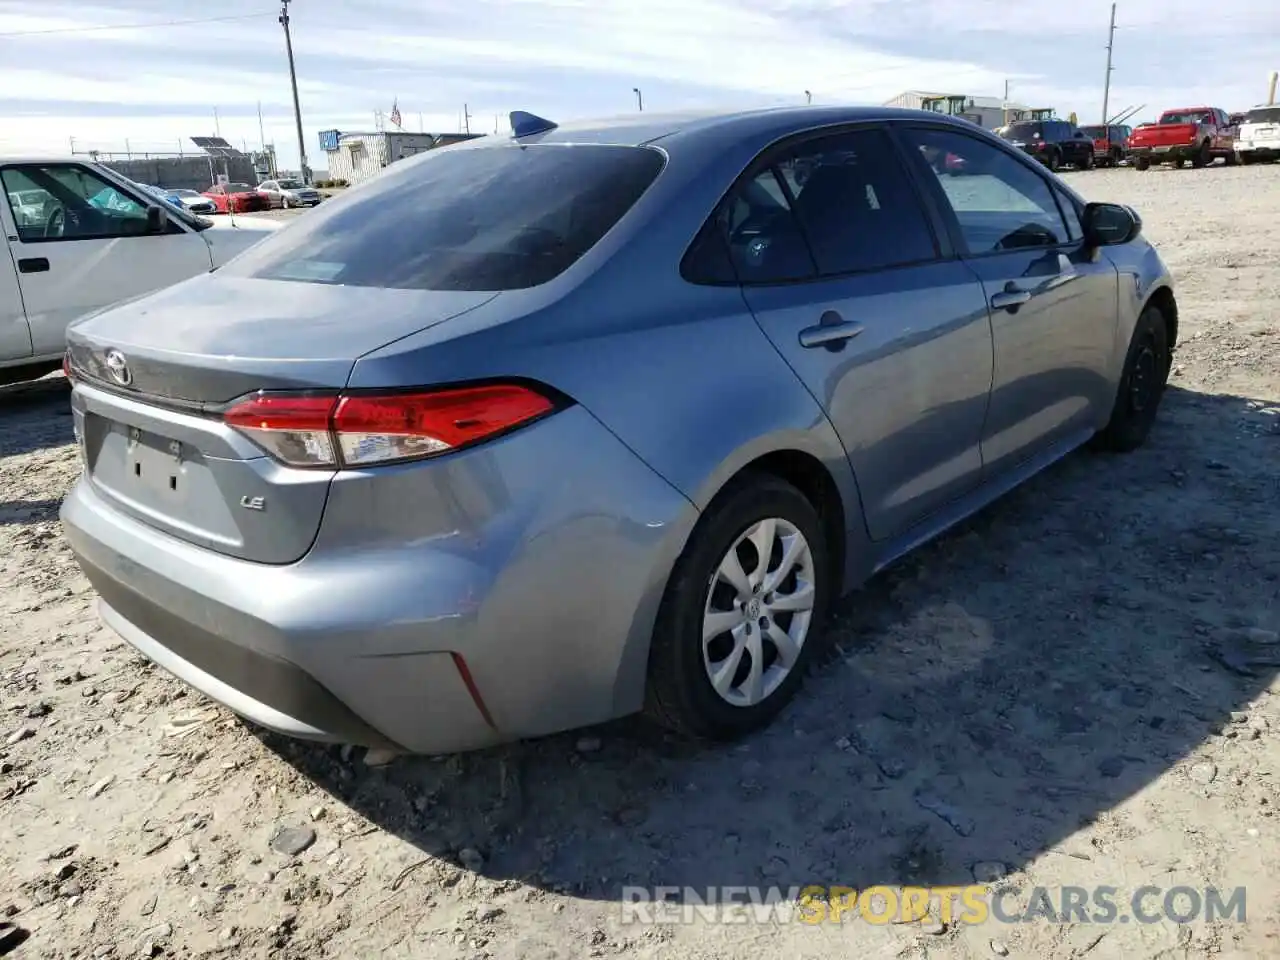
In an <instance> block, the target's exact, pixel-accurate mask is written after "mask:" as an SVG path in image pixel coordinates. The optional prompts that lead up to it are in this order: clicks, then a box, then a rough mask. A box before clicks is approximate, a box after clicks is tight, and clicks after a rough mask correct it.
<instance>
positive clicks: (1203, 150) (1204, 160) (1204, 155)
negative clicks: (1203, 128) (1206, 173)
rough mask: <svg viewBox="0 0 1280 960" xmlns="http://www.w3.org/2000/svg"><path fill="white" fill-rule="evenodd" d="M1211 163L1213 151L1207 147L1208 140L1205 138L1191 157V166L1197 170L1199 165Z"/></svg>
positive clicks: (1205, 165)
mask: <svg viewBox="0 0 1280 960" xmlns="http://www.w3.org/2000/svg"><path fill="white" fill-rule="evenodd" d="M1211 163H1213V151H1212V150H1211V149H1210V147H1209V141H1208V140H1206V141H1204V143H1202V144H1200V149H1199V150H1197V151H1196V155H1195V156H1194V157H1192V158H1191V166H1193V167H1195V168H1196V169H1197V170H1199V169H1200V168H1201V167H1207V166H1208V165H1209V164H1211Z"/></svg>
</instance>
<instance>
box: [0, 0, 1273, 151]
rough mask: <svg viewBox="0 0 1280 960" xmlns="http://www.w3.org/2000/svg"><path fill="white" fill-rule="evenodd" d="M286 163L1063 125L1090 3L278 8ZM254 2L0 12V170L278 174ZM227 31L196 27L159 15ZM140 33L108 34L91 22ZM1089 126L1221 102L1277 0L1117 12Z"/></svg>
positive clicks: (270, 86) (866, 0) (1130, 2)
mask: <svg viewBox="0 0 1280 960" xmlns="http://www.w3.org/2000/svg"><path fill="white" fill-rule="evenodd" d="M292 7H293V10H292V18H293V34H294V50H295V54H296V60H297V67H298V80H299V85H300V93H301V99H302V111H303V124H304V132H305V137H306V141H305V142H306V147H307V152H308V158H309V160H310V161H311V164H312V166H315V167H323V165H324V161H323V154H321V153H320V151H319V146H318V140H317V134H318V132H319V131H320V130H323V129H330V128H335V127H336V128H338V129H342V130H359V129H372V128H373V126H374V122H375V121H374V113H375V111H377V110H382V111H383V112H384V113H389V112H390V110H391V106H392V103H393V101H396V100H398V102H399V106H400V112H401V117H402V123H403V126H404V128H405V129H407V130H417V129H418V127H419V117H420V116H421V123H422V125H423V127H425V129H427V130H430V131H434V132H441V131H455V130H457V129H459V125H460V117H461V113H462V108H463V104H464V103H466V104H468V106H469V110H470V113H471V115H472V118H471V127H472V129H473V130H476V131H481V132H492V131H493V129H494V124H495V116H498V115H500V116H501V117H502V118H503V120H502V126H503V129H504V131H505V116H506V113H507V112H508V111H510V110H512V109H527V110H532V111H534V112H536V113H540V114H543V115H545V116H550V117H552V118H556V119H567V118H571V117H583V116H607V115H614V114H619V113H625V112H629V111H632V110H635V109H636V97H635V94H634V93H633V92H632V90H633V88H635V87H639V88H640V89H641V91H642V93H643V97H644V107H645V109H646V110H669V109H686V108H691V107H716V106H726V107H729V106H742V105H752V104H771V103H786V102H793V103H801V102H804V97H805V94H804V91H806V90H809V91H811V92H812V94H813V99H814V102H815V103H818V102H824V103H829V102H860V103H867V102H871V103H878V102H883V101H884V100H886V99H888V98H889V97H891V96H893V95H895V94H896V93H899V92H901V91H903V90H906V89H935V90H943V91H947V92H955V93H965V94H969V95H986V96H996V97H999V96H1002V94H1003V89H1004V83H1005V81H1006V80H1008V82H1009V84H1010V98H1011V99H1013V100H1016V101H1020V102H1023V103H1029V104H1031V105H1033V106H1054V107H1057V108H1058V110H1059V112H1060V113H1061V114H1062V115H1063V116H1066V115H1067V114H1068V113H1069V112H1071V111H1073V110H1074V111H1076V112H1077V113H1078V114H1079V117H1080V120H1081V122H1090V121H1094V122H1096V121H1097V120H1098V119H1100V116H1099V115H1100V112H1101V109H1102V77H1103V69H1104V65H1105V56H1106V54H1105V50H1104V45H1105V43H1106V32H1107V19H1108V15H1109V11H1110V0H1065V2H1064V0H1052V2H1051V0H1022V2H1021V3H1013V2H1010V0H845V2H835V0H294V2H293V3H292ZM277 13H278V4H277V3H275V2H272V0H220V2H218V3H216V4H210V3H208V2H205V0H114V2H111V3H105V2H104V3H93V2H81V0H0V153H13V152H18V151H26V152H35V151H39V152H42V153H46V152H51V153H66V152H67V151H68V150H69V149H70V144H71V138H74V139H75V145H76V148H77V149H88V148H90V147H93V148H97V149H101V150H108V149H111V150H124V149H125V147H126V140H127V141H128V146H129V147H130V148H131V149H133V150H147V149H150V150H176V149H177V145H178V141H179V140H180V139H182V138H184V137H188V136H191V135H197V136H199V135H208V134H212V133H214V132H215V119H214V111H215V109H216V110H217V113H218V119H217V129H218V130H219V131H220V132H221V134H222V136H224V137H226V138H227V139H228V140H230V141H232V142H233V143H235V144H236V145H242V144H243V145H247V146H249V147H254V146H256V145H257V143H258V142H259V139H260V138H259V125H258V103H259V101H261V104H262V111H263V117H264V123H263V125H264V127H265V135H266V139H267V141H268V142H275V143H276V144H277V148H278V150H279V153H280V156H281V159H282V162H283V163H284V164H285V165H289V166H292V165H293V164H295V163H296V161H297V137H296V133H295V132H294V127H293V115H292V104H291V101H290V94H289V81H288V71H287V66H286V60H285V54H284V40H283V36H282V33H281V30H280V26H279V24H278V23H277V22H276V15H277ZM209 17H223V18H236V19H226V20H222V21H220V22H217V23H203V24H186V25H168V26H161V25H158V24H159V23H160V22H161V21H175V20H187V19H205V18H209ZM139 24H148V26H145V27H137V26H134V28H132V29H101V28H104V27H112V26H124V27H129V26H131V25H139ZM1117 24H1118V25H1119V27H1120V29H1118V30H1117V32H1116V48H1115V72H1114V74H1113V81H1112V93H1111V104H1112V108H1113V112H1114V111H1115V110H1116V109H1118V108H1121V107H1124V106H1126V105H1129V104H1132V105H1135V106H1136V105H1138V104H1141V103H1146V104H1148V108H1147V110H1145V111H1144V112H1143V116H1144V117H1149V116H1154V114H1155V113H1156V112H1158V111H1159V110H1160V109H1162V108H1165V107H1172V106H1190V105H1200V104H1207V105H1211V106H1221V107H1223V108H1225V109H1227V110H1237V109H1243V108H1245V107H1248V106H1252V105H1253V104H1255V103H1258V102H1259V101H1261V100H1262V99H1264V97H1265V95H1266V79H1267V72H1268V71H1269V70H1272V69H1277V68H1280V48H1277V47H1276V46H1275V37H1277V36H1280V7H1277V0H1217V2H1216V3H1212V4H1206V3H1204V2H1203V0H1120V3H1119V8H1118V14H1117Z"/></svg>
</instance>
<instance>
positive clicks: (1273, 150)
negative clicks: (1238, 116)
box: [1236, 103, 1280, 163]
mask: <svg viewBox="0 0 1280 960" xmlns="http://www.w3.org/2000/svg"><path fill="white" fill-rule="evenodd" d="M1236 158H1237V159H1238V160H1239V161H1240V162H1241V163H1254V162H1256V161H1259V160H1280V103H1276V104H1271V105H1270V106H1263V107H1254V108H1253V109H1252V110H1250V111H1249V112H1248V113H1246V114H1245V115H1244V119H1243V120H1241V121H1240V132H1239V133H1237V134H1236Z"/></svg>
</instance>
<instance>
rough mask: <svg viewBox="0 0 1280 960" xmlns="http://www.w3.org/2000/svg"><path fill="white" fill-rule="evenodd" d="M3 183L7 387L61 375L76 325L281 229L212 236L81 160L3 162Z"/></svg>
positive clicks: (267, 225) (225, 227)
mask: <svg viewBox="0 0 1280 960" xmlns="http://www.w3.org/2000/svg"><path fill="white" fill-rule="evenodd" d="M0 184H2V185H3V187H4V190H3V192H4V194H5V197H6V199H7V202H0V383H14V382H17V381H20V380H27V379H31V378H33V377H38V376H43V375H44V374H46V373H48V372H50V371H52V370H56V369H57V368H58V366H59V364H60V363H61V361H62V355H63V351H64V348H65V346H66V328H67V324H68V323H70V322H71V321H72V320H74V319H75V318H77V317H79V316H81V315H83V314H85V313H88V312H90V311H92V310H96V309H99V308H102V307H106V306H109V305H110V304H112V303H115V302H117V301H120V300H126V299H129V298H132V297H138V296H140V295H142V294H144V293H148V292H150V291H152V290H156V289H158V288H160V287H163V286H166V285H168V284H171V283H177V282H178V281H179V280H185V279H186V278H187V277H191V276H194V275H196V274H202V273H208V272H209V271H210V270H211V269H212V268H214V267H217V266H220V265H221V264H223V263H225V262H226V261H227V260H229V259H230V258H231V257H233V256H234V255H235V254H237V253H239V252H240V251H241V250H243V249H245V248H247V247H248V246H250V245H251V244H252V243H254V242H256V241H257V240H260V239H261V238H262V237H264V236H266V235H267V233H268V232H269V231H270V230H273V229H276V228H278V227H279V223H278V222H272V221H267V220H261V219H259V220H244V219H242V220H238V221H236V222H235V224H231V223H228V222H225V221H224V224H220V225H219V226H218V227H217V228H214V229H210V228H211V227H212V224H211V222H210V221H208V220H201V219H199V218H197V217H194V216H192V215H191V214H188V213H186V212H185V211H184V210H182V209H181V208H178V207H172V206H169V205H168V204H164V203H162V202H161V201H160V200H159V199H158V198H157V197H155V196H153V195H152V194H149V193H148V192H147V191H145V190H143V189H142V187H141V186H139V185H138V184H136V183H133V182H132V181H130V180H127V179H125V178H124V177H121V176H119V175H118V174H116V173H114V172H113V171H111V170H108V169H107V168H105V167H102V166H99V165H97V164H94V163H86V162H82V161H80V160H75V159H72V160H62V159H48V160H42V159H20V158H0ZM254 227H257V229H254Z"/></svg>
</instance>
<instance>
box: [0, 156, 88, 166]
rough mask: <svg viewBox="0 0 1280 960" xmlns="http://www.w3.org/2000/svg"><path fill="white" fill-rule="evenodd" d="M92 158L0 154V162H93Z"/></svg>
mask: <svg viewBox="0 0 1280 960" xmlns="http://www.w3.org/2000/svg"><path fill="white" fill-rule="evenodd" d="M93 162H94V161H92V160H86V159H85V158H84V157H66V156H57V155H52V156H44V155H40V154H35V155H23V156H5V155H0V163H35V164H40V163H93Z"/></svg>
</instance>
